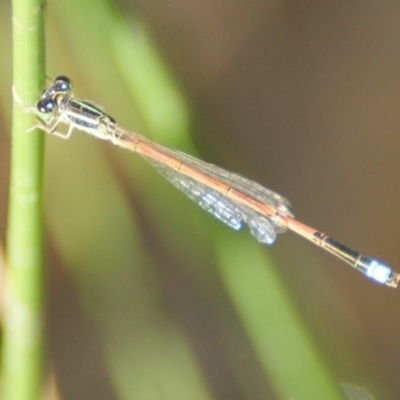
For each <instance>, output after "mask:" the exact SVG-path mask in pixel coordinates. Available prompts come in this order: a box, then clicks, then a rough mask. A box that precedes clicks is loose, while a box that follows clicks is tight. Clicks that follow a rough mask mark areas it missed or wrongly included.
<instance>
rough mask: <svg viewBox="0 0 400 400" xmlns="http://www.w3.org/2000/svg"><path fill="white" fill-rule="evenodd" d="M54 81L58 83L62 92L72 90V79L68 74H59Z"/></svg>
mask: <svg viewBox="0 0 400 400" xmlns="http://www.w3.org/2000/svg"><path fill="white" fill-rule="evenodd" d="M54 82H55V83H57V86H58V90H59V91H60V92H68V91H69V90H71V81H70V80H69V78H67V77H66V76H57V78H56V79H55V80H54Z"/></svg>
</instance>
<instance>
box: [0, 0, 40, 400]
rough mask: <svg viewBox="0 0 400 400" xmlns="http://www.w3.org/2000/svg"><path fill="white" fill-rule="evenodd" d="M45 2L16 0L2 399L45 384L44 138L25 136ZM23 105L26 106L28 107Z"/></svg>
mask: <svg viewBox="0 0 400 400" xmlns="http://www.w3.org/2000/svg"><path fill="white" fill-rule="evenodd" d="M43 8H44V2H43V1H41V0H14V1H13V4H12V18H13V88H14V99H13V116H12V150H11V177H10V203H9V216H8V229H7V284H6V301H5V310H4V334H3V350H2V396H1V398H2V399H3V400H28V399H29V400H33V399H38V398H40V397H41V392H42V384H43V377H42V375H43V368H42V364H43V360H42V359H43V347H44V346H43V336H44V335H43V332H44V330H43V325H44V323H43V322H44V311H43V309H44V306H43V303H44V301H43V264H44V262H43V259H44V252H43V222H42V220H43V218H42V214H43V207H42V205H43V194H42V193H43V151H44V137H43V133H41V132H39V131H37V130H35V131H31V132H29V133H27V131H28V130H29V129H30V128H32V127H33V126H34V125H35V123H36V121H35V116H34V115H33V114H32V113H27V110H26V106H31V105H33V104H35V101H36V100H37V98H38V95H39V93H40V90H41V88H42V87H43V84H44V75H45V74H44V48H45V47H44V28H43V25H44V24H43ZM24 105H25V107H24Z"/></svg>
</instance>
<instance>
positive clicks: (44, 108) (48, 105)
mask: <svg viewBox="0 0 400 400" xmlns="http://www.w3.org/2000/svg"><path fill="white" fill-rule="evenodd" d="M55 108H56V103H55V101H54V100H53V99H44V100H39V101H38V102H37V103H36V109H37V110H38V111H39V112H40V113H42V114H51V113H52V112H53V111H54V110H55Z"/></svg>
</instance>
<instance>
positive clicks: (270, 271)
mask: <svg viewBox="0 0 400 400" xmlns="http://www.w3.org/2000/svg"><path fill="white" fill-rule="evenodd" d="M0 7H1V9H0V18H1V22H0V30H1V35H0V51H1V54H2V62H1V63H0V68H1V73H0V85H1V88H2V90H1V92H0V93H1V97H0V99H1V103H0V106H1V109H0V118H1V119H0V123H1V125H0V129H1V135H0V182H1V183H0V205H1V207H0V234H1V241H2V243H4V241H5V229H6V215H7V201H8V189H7V187H8V174H9V169H8V165H9V153H10V149H9V148H10V135H9V131H10V104H11V63H10V60H11V37H10V31H11V30H10V29H11V28H10V16H11V10H10V8H9V4H8V2H6V1H2V2H0ZM46 25H47V41H48V53H47V56H48V63H47V66H48V69H47V71H48V74H49V78H50V79H51V78H54V77H55V76H57V75H67V76H69V77H70V78H71V79H72V80H73V83H74V91H75V94H76V96H78V97H80V98H84V99H89V100H90V101H93V102H94V103H95V104H98V105H101V106H102V107H104V109H105V110H107V112H108V113H109V114H110V115H112V116H113V117H114V118H115V119H116V120H117V121H118V122H119V123H120V124H121V125H122V126H124V127H126V128H129V129H132V130H135V131H138V132H141V133H143V134H145V135H147V136H149V137H150V138H151V139H153V140H156V141H158V142H160V143H162V144H165V145H168V146H170V147H173V148H176V149H180V150H183V151H186V152H189V153H191V154H194V155H196V156H198V157H200V158H202V159H204V160H207V161H210V162H213V163H215V164H218V165H220V166H223V167H225V168H227V169H229V170H233V171H237V172H240V173H242V174H243V175H245V176H248V177H249V178H252V179H254V180H256V181H258V182H259V183H261V184H265V185H266V186H268V187H270V188H271V189H273V190H276V191H277V192H278V193H281V194H283V195H284V196H286V197H288V198H289V199H290V200H291V201H292V203H293V204H294V212H295V215H296V216H297V217H298V218H299V219H300V220H302V221H304V222H306V223H309V224H311V225H312V226H315V227H317V228H319V229H321V230H323V231H325V232H327V233H329V234H330V235H332V236H333V237H334V238H336V239H338V240H339V241H341V242H343V243H344V244H347V245H349V246H350V247H353V248H355V249H357V250H360V251H362V252H363V253H365V254H367V255H371V256H377V257H378V258H380V259H382V260H385V262H387V263H388V264H389V265H392V266H393V267H394V269H395V270H396V266H400V255H399V252H398V243H397V242H398V236H399V233H400V232H399V229H400V223H399V222H400V221H399V218H400V213H399V208H398V206H396V204H397V203H398V202H397V199H399V198H400V185H399V179H398V176H399V175H400V167H399V162H398V161H399V156H398V154H399V150H400V139H399V132H400V113H399V109H400V67H399V65H400V46H399V43H400V40H399V39H400V4H398V3H397V2H391V1H384V2H379V3H378V2H373V1H367V2H365V1H355V2H351V4H349V3H347V2H334V3H332V4H331V3H329V2H328V3H321V2H316V1H314V2H295V1H292V2H287V1H285V2H281V1H265V0H264V1H261V0H253V1H247V2H244V1H227V0H214V1H208V2H193V1H192V2H187V1H170V0H158V1H152V0H147V1H144V0H137V1H119V2H113V1H105V0H80V1H77V0H75V1H74V0H66V1H54V2H48V4H47V24H46ZM46 146H47V147H46V184H45V186H46V227H47V238H46V243H47V252H48V330H47V335H48V352H47V358H48V366H49V371H48V373H49V378H48V383H47V386H48V388H49V389H48V398H52V399H53V398H54V399H57V398H62V399H74V400H80V399H89V398H96V399H162V400H166V399H174V400H175V399H191V400H192V399H230V400H239V399H252V400H257V399H260V400H261V399H288V398H293V399H294V398H295V399H308V400H309V399H339V398H341V395H340V388H339V385H340V383H342V382H346V383H354V384H357V385H360V386H363V387H366V388H368V389H369V390H370V391H371V393H373V394H374V395H375V397H376V399H389V400H390V399H396V398H398V393H400V382H399V379H398V375H399V372H400V367H399V361H400V344H399V343H400V341H399V340H398V339H399V334H400V318H399V316H398V313H397V307H396V304H398V300H396V299H398V298H399V293H398V292H397V291H395V290H391V289H387V288H384V287H380V286H378V285H375V284H373V283H371V282H370V281H368V280H367V279H365V278H364V277H363V276H362V275H360V274H358V273H357V272H355V271H352V270H351V269H350V268H348V267H347V266H346V265H344V264H343V263H341V262H340V261H338V260H335V259H333V258H332V257H331V256H329V255H327V254H324V252H322V251H321V250H319V249H314V248H313V246H312V245H310V244H308V243H305V242H304V241H303V240H302V239H300V238H297V237H295V236H294V235H292V234H286V235H283V236H282V237H279V239H278V241H277V244H276V245H275V246H274V247H272V248H266V247H265V246H262V245H260V244H258V243H257V242H256V241H255V240H254V239H253V238H252V237H251V236H250V234H249V232H248V231H246V230H243V232H240V233H238V232H234V231H231V230H230V229H229V228H228V227H225V226H224V225H223V224H221V223H219V222H218V221H216V220H214V219H213V218H212V217H211V216H210V215H208V214H207V213H205V212H204V211H202V210H201V209H198V207H197V206H196V205H195V204H194V203H193V202H191V201H190V200H188V199H187V198H186V197H185V196H184V195H183V194H181V193H180V192H179V191H177V190H176V189H175V188H174V187H172V186H171V185H170V184H169V183H168V182H166V181H164V179H163V178H162V177H161V176H159V175H158V174H157V172H155V171H154V170H153V169H152V168H151V167H150V166H148V165H147V164H146V163H145V162H144V161H143V160H141V159H140V158H139V157H137V156H136V155H134V154H130V153H129V152H127V151H124V150H121V149H118V148H115V147H114V146H112V145H111V144H109V143H102V142H100V141H96V140H95V139H93V138H91V137H87V136H86V135H83V134H81V133H79V132H76V133H75V134H74V135H73V137H72V139H71V140H69V141H63V140H60V139H59V138H56V137H50V136H49V137H48V138H47V144H46ZM397 270H398V271H399V270H400V267H397Z"/></svg>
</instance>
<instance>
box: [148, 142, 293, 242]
mask: <svg viewBox="0 0 400 400" xmlns="http://www.w3.org/2000/svg"><path fill="white" fill-rule="evenodd" d="M155 147H157V148H158V149H160V150H162V151H163V152H165V153H168V154H169V155H171V156H172V157H174V158H176V159H178V160H179V161H182V162H184V163H185V164H187V165H190V166H192V167H195V168H197V169H198V170H200V171H201V172H203V173H205V174H207V175H208V176H210V177H212V178H214V179H217V180H219V181H221V182H224V183H225V184H227V185H229V186H230V187H233V188H235V189H236V190H238V191H240V192H242V193H244V194H246V195H247V196H250V197H252V198H254V199H256V200H258V201H260V202H262V203H265V204H267V205H269V206H271V207H273V208H274V209H276V210H279V213H281V214H282V215H287V216H293V215H292V213H291V211H290V203H289V201H288V200H286V199H285V198H284V197H282V196H280V195H278V194H277V193H275V192H273V191H271V190H269V189H266V188H264V187H263V186H261V185H259V184H258V183H256V182H253V181H250V180H248V179H246V178H244V177H243V176H241V175H239V174H235V173H232V172H229V171H226V170H224V169H222V168H220V167H217V166H215V165H213V164H209V163H206V162H204V161H201V160H198V159H197V158H194V157H192V156H189V155H187V154H185V153H181V152H178V151H172V150H169V149H168V148H165V147H163V146H159V145H156V146H155ZM144 158H145V159H146V160H147V161H149V163H150V164H152V165H153V166H155V167H156V168H157V169H158V171H160V172H161V174H162V175H164V176H165V177H166V178H167V179H168V180H169V181H170V182H171V183H172V184H173V185H174V186H176V187H177V188H178V189H180V190H181V191H182V192H184V193H185V194H186V195H187V196H188V197H189V198H191V199H192V200H194V201H195V202H196V203H197V204H198V205H199V206H200V207H202V208H203V209H204V210H206V211H208V212H209V213H211V214H212V215H214V216H215V217H216V218H218V219H219V220H221V221H222V222H224V223H225V224H227V225H228V226H230V227H231V228H233V229H236V230H238V229H240V228H241V227H242V226H243V224H244V223H245V224H247V225H248V226H249V229H250V232H251V234H252V235H253V236H254V237H255V238H256V239H257V240H258V241H259V242H262V243H265V244H272V243H273V242H274V241H275V239H276V235H277V234H278V233H281V232H284V231H285V228H284V227H282V226H280V225H278V224H276V223H275V222H274V221H272V220H271V219H269V218H267V217H266V216H263V215H261V214H259V213H257V212H256V211H254V210H252V209H251V208H249V207H246V206H245V205H243V204H239V203H236V202H235V201H233V200H232V199H230V198H228V197H226V196H224V195H223V194H221V193H218V192H216V191H215V190H213V189H211V188H209V187H208V186H206V185H205V184H203V183H201V182H198V181H196V180H194V179H192V178H189V177H187V176H186V175H184V174H182V173H181V172H179V171H176V170H174V169H173V168H171V167H169V166H167V165H164V164H161V163H158V162H157V161H155V160H153V159H151V158H148V157H144Z"/></svg>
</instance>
